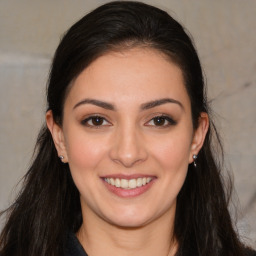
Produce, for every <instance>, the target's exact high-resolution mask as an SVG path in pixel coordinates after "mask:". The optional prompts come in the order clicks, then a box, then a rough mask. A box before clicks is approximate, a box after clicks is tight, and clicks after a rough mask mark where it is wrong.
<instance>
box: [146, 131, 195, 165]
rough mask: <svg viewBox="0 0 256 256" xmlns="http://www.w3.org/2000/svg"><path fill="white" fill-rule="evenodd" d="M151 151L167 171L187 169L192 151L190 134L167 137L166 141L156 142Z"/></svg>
mask: <svg viewBox="0 0 256 256" xmlns="http://www.w3.org/2000/svg"><path fill="white" fill-rule="evenodd" d="M151 149H152V150H151V152H152V155H154V156H155V158H157V159H158V162H159V163H161V164H162V167H164V168H165V169H166V168H168V169H171V170H178V169H179V168H187V166H188V164H189V156H190V150H191V136H190V132H189V131H186V132H184V133H173V134H171V135H170V136H166V138H165V139H162V140H158V142H157V141H156V142H155V143H154V146H152V147H151Z"/></svg>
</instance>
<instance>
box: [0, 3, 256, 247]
mask: <svg viewBox="0 0 256 256" xmlns="http://www.w3.org/2000/svg"><path fill="white" fill-rule="evenodd" d="M106 2H108V1H104V0H72V1H71V0H61V1H60V0H54V1H52V0H44V1H41V0H0V24H1V25H0V210H3V209H4V208H5V207H7V206H8V205H9V204H10V202H11V201H12V199H13V198H14V196H15V194H16V193H17V191H18V188H19V186H17V187H16V184H17V183H18V181H19V180H20V179H21V177H22V176H23V175H24V173H25V172H26V169H27V167H28V165H29V162H30V158H31V156H32V152H33V147H34V144H35V140H36V136H37V134H38V131H39V129H40V126H41V125H42V124H43V122H44V111H45V107H46V106H45V95H44V94H45V85H46V81H47V76H48V72H49V67H50V62H51V58H52V56H53V54H54V50H55V48H56V47H57V45H58V43H59V40H60V38H61V36H62V35H63V33H64V31H65V30H66V29H67V28H68V27H70V26H71V25H72V24H73V23H74V22H75V21H77V20H78V19H79V18H81V17H82V16H83V15H84V14H85V13H87V12H88V11H90V10H92V9H93V8H95V7H97V6H98V5H100V4H103V3H106ZM144 2H146V3H149V4H153V5H156V6H158V7H160V8H163V9H165V10H166V11H168V12H169V13H170V14H172V15H173V16H174V18H176V19H178V21H180V22H181V23H182V24H183V25H184V26H185V27H186V28H187V29H188V30H189V32H190V33H191V34H192V35H193V38H194V40H195V44H196V47H197V49H198V52H199V55H200V57H201V61H202V65H203V67H204V71H205V74H206V77H207V84H208V92H209V96H210V97H209V98H210V99H211V101H212V107H213V109H214V112H215V117H216V121H217V126H218V128H219V130H220V132H221V135H222V138H223V140H224V148H225V155H226V158H227V166H228V167H229V168H230V169H232V171H233V173H234V180H235V188H236V191H237V194H238V198H239V200H240V214H239V215H238V227H239V230H240V233H241V235H242V236H243V239H244V240H245V241H246V242H247V243H249V244H251V245H253V247H254V248H256V221H255V220H256V167H255V166H256V53H255V52H256V16H255V11H256V1H255V0H246V1H241V0H215V1H212V0H194V1H187V0H144Z"/></svg>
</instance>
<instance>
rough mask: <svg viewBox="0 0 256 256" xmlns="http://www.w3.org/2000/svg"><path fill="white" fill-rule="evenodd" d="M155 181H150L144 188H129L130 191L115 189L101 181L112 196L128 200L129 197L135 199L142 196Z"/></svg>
mask: <svg viewBox="0 0 256 256" xmlns="http://www.w3.org/2000/svg"><path fill="white" fill-rule="evenodd" d="M155 180H156V179H153V180H151V181H150V182H149V183H147V184H146V185H144V186H141V187H137V188H131V189H124V188H117V187H116V186H113V185H110V184H108V183H107V182H106V181H104V179H103V183H104V185H105V186H106V187H107V189H108V190H109V191H110V192H112V193H113V194H115V195H117V196H119V197H123V198H129V197H136V196H140V195H142V194H144V193H145V192H146V191H148V190H149V189H150V188H151V186H152V185H153V183H154V182H155Z"/></svg>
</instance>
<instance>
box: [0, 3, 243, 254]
mask: <svg viewBox="0 0 256 256" xmlns="http://www.w3.org/2000/svg"><path fill="white" fill-rule="evenodd" d="M137 46H140V47H141V46H142V47H146V48H149V49H155V50H158V51H159V52H161V53H163V54H165V55H166V56H167V57H168V58H169V59H170V61H172V62H174V63H176V64H177V65H178V66H179V67H180V69H181V70H182V73H183V77H184V81H185V87H186V90H187V93H188V95H189V98H190V102H191V109H192V120H193V127H194V129H196V128H197V126H198V120H199V117H200V113H201V112H206V113H208V114H209V115H210V113H209V112H210V111H209V106H208V102H207V97H206V94H205V83H204V77H203V74H202V69H201V65H200V61H199V58H198V55H197V52H196V50H195V47H194V46H193V43H192V40H191V39H190V37H189V36H188V34H187V33H186V32H185V29H184V28H183V27H182V26H181V25H180V24H179V23H178V22H177V21H176V20H174V19H173V18H172V17H171V16H170V15H168V14H167V13H166V12H165V11H162V10H160V9H158V8H156V7H153V6H150V5H147V4H144V3H140V2H133V1H115V2H110V3H107V4H104V5H102V6H100V7H98V8H97V9H95V10H94V11H92V12H90V13H89V14H87V15H86V16H84V17H83V18H82V19H81V20H79V21H78V22H77V23H75V24H74V25H73V26H72V27H71V28H70V29H69V30H68V31H67V32H66V34H65V35H64V37H63V38H62V40H61V42H60V44H59V46H58V48H57V50H56V53H55V56H54V58H53V62H52V67H51V72H50V75H49V80H48V86H47V103H48V108H47V110H52V113H53V118H54V120H55V122H56V123H57V124H59V125H60V126H61V125H62V119H63V105H64V103H65V99H66V97H67V94H68V93H69V90H70V87H71V85H72V83H71V82H72V81H74V79H75V78H76V77H77V76H78V75H79V74H80V73H81V72H82V71H83V70H84V69H85V68H86V67H88V66H89V65H90V64H91V63H92V62H93V61H94V60H95V59H97V58H98V57H99V56H102V55H104V54H105V53H107V52H111V51H120V50H125V49H128V48H133V47H137ZM216 152H217V154H216ZM222 156H223V153H222V147H221V144H220V140H219V136H218V134H217V132H216V129H215V126H214V124H213V122H212V119H211V117H210V128H209V130H208V132H207V135H206V139H205V142H204V145H203V147H202V149H201V150H200V152H199V155H198V159H197V167H196V168H195V167H194V166H193V165H192V164H190V165H189V166H188V174H187V177H186V179H185V183H184V185H183V187H182V189H181V191H180V192H179V194H178V198H177V208H176V217H175V224H174V236H175V238H176V239H177V241H178V252H177V254H176V255H177V256H191V255H200V256H205V255H207V256H224V255H225V256H229V255H230V256H231V255H232V256H241V255H243V253H242V245H241V243H240V241H239V238H238V235H237V233H236V231H235V229H234V227H233V225H232V220H231V217H230V213H229V211H228V203H229V197H230V189H229V188H230V186H228V185H227V184H226V183H225V182H224V179H223V177H222V176H223V175H222V172H221V164H220V163H221V162H222V161H220V159H222ZM23 182H24V183H23V187H22V189H21V191H20V193H19V194H18V196H17V199H16V200H15V202H14V203H13V204H12V205H11V206H10V207H9V208H8V209H7V210H6V211H4V212H3V213H2V215H3V214H4V215H5V216H6V224H5V225H4V228H3V230H2V233H1V236H0V255H1V256H35V255H37V256H38V255H40V256H61V255H63V250H64V247H65V243H66V236H67V233H68V232H74V233H75V232H77V231H78V230H79V228H80V226H81V224H82V214H81V206H80V199H79V191H78V190H77V188H76V186H75V184H74V182H73V180H72V177H71V174H70V170H69V166H68V164H63V163H61V161H60V160H59V158H58V154H57V151H56V149H55V146H54V143H53V139H52V136H51V134H50V132H49V130H48V129H47V127H46V126H45V125H44V126H43V127H42V129H41V131H40V133H39V135H38V139H37V143H36V147H35V152H34V157H33V160H32V164H31V166H30V168H29V170H28V172H27V173H26V175H25V177H24V181H23Z"/></svg>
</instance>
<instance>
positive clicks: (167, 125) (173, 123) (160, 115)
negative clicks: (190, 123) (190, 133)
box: [145, 114, 177, 128]
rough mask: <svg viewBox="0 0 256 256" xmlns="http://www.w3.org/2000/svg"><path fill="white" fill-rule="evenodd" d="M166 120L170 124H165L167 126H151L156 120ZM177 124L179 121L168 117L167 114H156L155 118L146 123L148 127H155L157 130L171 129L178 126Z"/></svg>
mask: <svg viewBox="0 0 256 256" xmlns="http://www.w3.org/2000/svg"><path fill="white" fill-rule="evenodd" d="M159 117H160V118H164V119H165V120H166V121H167V122H168V124H165V125H159V126H158V125H150V124H149V123H150V122H152V121H153V120H154V119H155V118H159ZM176 124H177V121H175V120H174V119H173V118H172V117H171V116H170V115H167V114H156V115H154V116H153V117H151V118H150V120H149V121H147V122H146V123H145V125H146V126H153V127H157V128H165V127H169V126H172V125H176Z"/></svg>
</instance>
